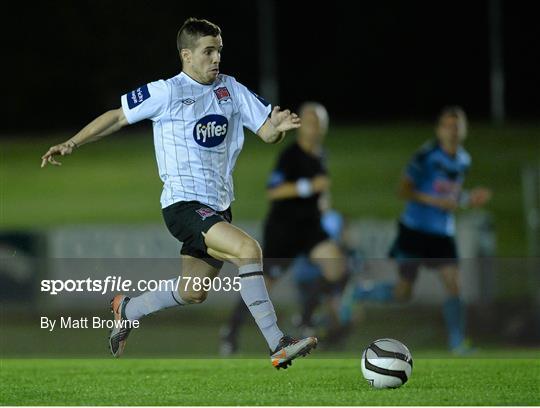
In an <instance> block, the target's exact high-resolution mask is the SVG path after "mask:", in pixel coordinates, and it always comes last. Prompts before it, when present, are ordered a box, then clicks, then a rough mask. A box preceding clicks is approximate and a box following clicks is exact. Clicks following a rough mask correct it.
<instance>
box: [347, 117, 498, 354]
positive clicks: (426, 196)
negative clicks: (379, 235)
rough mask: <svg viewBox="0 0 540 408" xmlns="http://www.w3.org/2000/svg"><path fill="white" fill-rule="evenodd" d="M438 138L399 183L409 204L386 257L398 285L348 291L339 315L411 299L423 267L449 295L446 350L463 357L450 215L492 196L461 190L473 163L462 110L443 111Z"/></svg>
mask: <svg viewBox="0 0 540 408" xmlns="http://www.w3.org/2000/svg"><path fill="white" fill-rule="evenodd" d="M436 134H437V139H436V140H433V141H430V142H428V143H426V144H425V145H424V146H422V148H421V149H420V150H419V151H417V152H416V153H415V154H414V156H413V157H412V159H411V160H410V162H409V163H408V165H407V167H406V170H405V173H404V175H403V177H402V178H401V180H400V185H399V196H400V197H401V198H402V199H404V200H406V202H407V204H406V207H405V211H404V212H403V214H402V215H401V218H400V220H399V225H398V229H399V231H398V236H397V238H396V240H395V242H394V244H393V245H392V248H391V250H390V256H391V257H392V258H393V259H395V260H396V261H397V263H398V265H399V274H400V279H399V281H398V282H397V284H395V285H393V284H388V283H386V282H384V283H382V282H381V283H377V284H375V285H374V286H372V287H370V288H365V287H362V286H361V285H359V286H357V287H356V288H354V290H351V291H348V294H349V298H348V300H346V301H345V302H344V304H343V308H342V316H343V317H344V318H345V319H347V318H349V317H350V310H351V307H352V301H360V300H375V301H383V302H384V301H391V300H398V301H405V300H409V299H410V298H411V295H412V287H413V285H414V282H415V280H416V277H417V274H418V269H419V268H420V267H421V266H426V267H428V268H430V269H432V270H436V271H437V272H438V274H439V276H440V277H441V280H442V282H443V284H444V286H445V288H446V291H447V293H448V298H447V299H446V301H445V302H444V305H443V313H444V317H445V320H446V325H447V329H448V345H449V348H450V350H452V352H454V353H456V354H463V353H466V352H468V351H469V350H470V346H469V345H468V342H467V341H466V340H465V311H464V305H463V301H462V300H461V298H460V287H459V266H458V254H457V250H456V243H455V239H454V236H455V216H454V212H455V211H456V210H458V209H459V208H469V207H481V206H483V205H484V204H485V203H486V202H487V201H488V200H489V199H490V197H491V191H490V190H489V189H486V188H482V187H478V188H474V189H472V190H470V191H466V190H463V188H462V186H463V182H464V179H465V174H466V173H467V171H468V169H469V167H470V165H471V158H470V156H469V154H468V153H467V152H466V151H465V149H464V148H463V147H462V143H463V141H464V140H465V137H466V135H467V120H466V116H465V113H464V112H463V110H462V109H461V108H460V107H457V106H451V107H446V108H444V109H443V110H442V112H441V114H440V116H439V118H438V121H437V125H436Z"/></svg>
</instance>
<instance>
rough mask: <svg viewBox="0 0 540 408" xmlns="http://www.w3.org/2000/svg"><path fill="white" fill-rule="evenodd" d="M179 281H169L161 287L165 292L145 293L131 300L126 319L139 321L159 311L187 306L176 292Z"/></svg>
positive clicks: (127, 307)
mask: <svg viewBox="0 0 540 408" xmlns="http://www.w3.org/2000/svg"><path fill="white" fill-rule="evenodd" d="M178 279H179V278H174V279H171V280H168V281H167V284H166V285H163V286H161V287H162V288H163V289H164V290H157V291H149V292H144V293H143V294H142V295H140V296H137V297H134V298H131V299H130V301H129V302H128V304H127V306H126V318H127V319H128V320H139V319H140V318H141V317H143V316H146V315H148V314H150V313H154V312H157V311H158V310H162V309H167V308H169V307H173V306H182V305H185V304H186V302H184V301H183V300H182V298H181V297H180V296H179V295H178V292H177V291H176V290H174V289H176V282H177V281H178ZM171 289H172V290H171Z"/></svg>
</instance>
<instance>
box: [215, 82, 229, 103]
mask: <svg viewBox="0 0 540 408" xmlns="http://www.w3.org/2000/svg"><path fill="white" fill-rule="evenodd" d="M214 93H215V94H216V97H217V100H218V102H219V103H223V102H226V101H229V100H231V94H230V93H229V90H228V89H227V88H226V87H224V86H222V87H221V88H217V89H214Z"/></svg>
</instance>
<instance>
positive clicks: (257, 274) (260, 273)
mask: <svg viewBox="0 0 540 408" xmlns="http://www.w3.org/2000/svg"><path fill="white" fill-rule="evenodd" d="M259 275H260V276H262V275H263V273H262V272H250V273H244V274H243V275H239V276H240V277H241V278H248V277H250V276H259Z"/></svg>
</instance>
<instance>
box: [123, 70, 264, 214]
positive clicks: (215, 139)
mask: <svg viewBox="0 0 540 408" xmlns="http://www.w3.org/2000/svg"><path fill="white" fill-rule="evenodd" d="M121 99H122V109H123V111H124V114H125V116H126V118H127V120H128V122H129V123H135V122H138V121H141V120H143V119H150V120H152V122H153V130H154V146H155V152H156V159H157V164H158V169H159V176H160V178H161V180H162V181H163V193H162V194H161V206H162V208H165V207H167V206H169V205H171V204H173V203H175V202H178V201H193V200H195V201H199V202H201V203H204V204H206V205H208V206H210V207H211V208H213V209H215V210H217V211H223V210H225V209H227V208H228V207H229V206H230V204H231V202H232V201H233V200H234V191H233V178H232V172H233V169H234V166H235V163H236V159H237V158H238V154H239V153H240V150H241V149H242V145H243V143H244V129H243V128H244V126H245V127H247V128H248V129H250V130H251V131H252V132H254V133H256V132H257V130H259V128H260V127H261V126H262V125H263V124H264V122H265V120H266V118H267V117H268V115H269V114H270V111H271V106H270V104H268V103H267V102H266V101H265V100H264V99H262V98H261V97H259V96H258V95H256V94H255V93H253V92H251V91H250V90H249V89H248V88H246V87H245V86H244V85H242V84H240V83H239V82H237V81H236V80H235V79H234V78H233V77H230V76H227V75H222V74H220V75H218V77H217V79H216V81H215V82H214V83H213V84H211V85H205V84H201V83H199V82H197V81H195V80H193V79H192V78H190V77H189V76H188V75H186V74H185V73H184V72H181V73H180V74H179V75H176V76H175V77H173V78H170V79H167V80H160V81H156V82H151V83H149V84H146V85H144V86H141V87H139V88H137V89H136V90H134V91H131V92H129V93H127V94H125V95H123V96H122V98H121Z"/></svg>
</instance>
